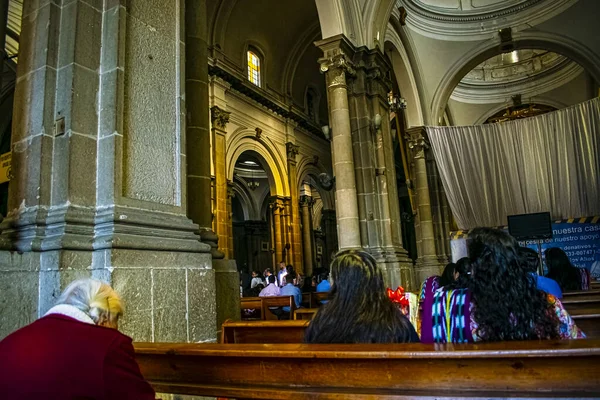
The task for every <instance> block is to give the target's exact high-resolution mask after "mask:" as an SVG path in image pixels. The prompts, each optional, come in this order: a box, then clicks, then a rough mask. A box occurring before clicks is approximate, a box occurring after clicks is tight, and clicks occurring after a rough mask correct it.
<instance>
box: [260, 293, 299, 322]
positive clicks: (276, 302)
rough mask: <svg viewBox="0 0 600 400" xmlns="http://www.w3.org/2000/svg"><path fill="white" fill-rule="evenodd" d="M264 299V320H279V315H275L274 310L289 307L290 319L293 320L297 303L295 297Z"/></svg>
mask: <svg viewBox="0 0 600 400" xmlns="http://www.w3.org/2000/svg"><path fill="white" fill-rule="evenodd" d="M261 299H262V311H263V315H264V318H263V320H265V321H268V320H277V319H279V318H278V317H277V315H275V314H273V312H272V310H271V309H270V307H272V308H279V307H289V308H290V314H289V317H288V319H292V318H293V316H294V310H295V309H296V302H295V301H294V296H272V297H261Z"/></svg>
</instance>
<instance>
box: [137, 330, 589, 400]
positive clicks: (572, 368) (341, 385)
mask: <svg viewBox="0 0 600 400" xmlns="http://www.w3.org/2000/svg"><path fill="white" fill-rule="evenodd" d="M290 322H294V321H290ZM279 323H281V322H279ZM135 350H136V358H137V361H138V363H139V365H140V369H141V371H142V374H143V375H144V376H145V377H146V379H148V381H149V382H150V383H151V384H152V385H153V386H154V388H155V390H156V391H157V392H163V393H177V394H189V395H198V396H213V397H216V396H220V397H229V398H252V399H259V398H297V399H308V398H317V397H318V398H320V399H334V398H335V399H342V398H343V399H351V400H352V399H364V398H371V399H375V398H377V399H382V398H383V399H415V398H429V399H431V398H437V397H442V398H446V399H449V398H453V399H461V398H480V399H481V398H488V399H490V398H507V397H513V396H518V397H519V398H521V399H523V398H549V397H562V398H584V397H588V398H597V397H599V396H600V341H598V340H573V341H546V342H538V341H531V342H506V343H487V344H477V345H425V344H416V343H415V344H404V345H402V344H399V345H365V344H361V345H307V344H277V345H273V344H262V345H257V344H248V345H243V344H239V345H231V344H176V343H175V344H169V343H163V344H161V343H135ZM282 374H283V375H282ZM282 376H283V377H285V379H283V378H282Z"/></svg>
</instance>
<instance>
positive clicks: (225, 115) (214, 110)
mask: <svg viewBox="0 0 600 400" xmlns="http://www.w3.org/2000/svg"><path fill="white" fill-rule="evenodd" d="M230 115H231V113H230V112H229V111H225V110H222V109H221V108H219V107H218V106H213V107H211V108H210V122H211V123H212V126H213V128H216V129H219V130H221V131H224V132H226V131H227V124H228V123H229V116H230Z"/></svg>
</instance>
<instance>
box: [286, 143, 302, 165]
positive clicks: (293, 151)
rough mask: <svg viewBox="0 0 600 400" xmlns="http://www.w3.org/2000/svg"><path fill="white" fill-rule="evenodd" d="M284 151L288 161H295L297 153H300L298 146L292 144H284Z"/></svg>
mask: <svg viewBox="0 0 600 400" xmlns="http://www.w3.org/2000/svg"><path fill="white" fill-rule="evenodd" d="M285 149H286V151H287V157H288V160H292V161H295V160H296V156H297V155H298V153H300V146H298V145H297V144H294V143H292V142H287V143H286V144H285Z"/></svg>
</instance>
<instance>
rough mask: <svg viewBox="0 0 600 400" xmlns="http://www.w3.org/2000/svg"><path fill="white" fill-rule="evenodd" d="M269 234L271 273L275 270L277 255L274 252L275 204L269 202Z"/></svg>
mask: <svg viewBox="0 0 600 400" xmlns="http://www.w3.org/2000/svg"><path fill="white" fill-rule="evenodd" d="M269 232H270V239H271V240H270V243H269V245H270V246H271V247H270V248H269V251H270V252H271V267H272V271H275V270H276V269H277V263H278V262H279V261H277V254H276V251H275V247H276V245H275V203H274V202H273V201H271V202H270V203H269Z"/></svg>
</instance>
